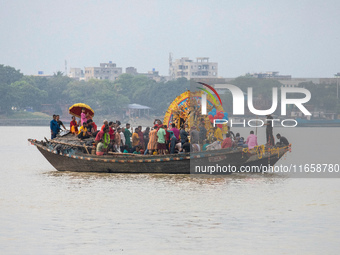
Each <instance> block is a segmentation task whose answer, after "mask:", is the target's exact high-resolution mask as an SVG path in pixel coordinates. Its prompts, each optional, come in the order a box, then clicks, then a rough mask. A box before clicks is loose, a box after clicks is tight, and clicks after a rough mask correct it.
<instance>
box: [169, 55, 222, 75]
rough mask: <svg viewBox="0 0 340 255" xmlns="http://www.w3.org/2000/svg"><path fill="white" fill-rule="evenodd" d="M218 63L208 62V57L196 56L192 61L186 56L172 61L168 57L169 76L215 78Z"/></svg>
mask: <svg viewBox="0 0 340 255" xmlns="http://www.w3.org/2000/svg"><path fill="white" fill-rule="evenodd" d="M217 74H218V64H217V63H216V62H209V58H206V57H204V58H196V61H193V60H191V59H189V58H187V57H185V58H181V59H176V60H175V61H172V59H171V55H170V59H169V76H170V79H177V78H181V77H185V78H187V79H191V78H217V77H218V76H217Z"/></svg>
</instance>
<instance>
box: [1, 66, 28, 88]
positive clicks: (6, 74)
mask: <svg viewBox="0 0 340 255" xmlns="http://www.w3.org/2000/svg"><path fill="white" fill-rule="evenodd" d="M22 77H23V74H22V73H20V70H15V68H13V67H10V66H4V65H0V85H3V84H7V85H10V84H11V83H12V82H16V81H18V80H20V79H21V78H22Z"/></svg>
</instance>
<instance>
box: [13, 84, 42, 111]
mask: <svg viewBox="0 0 340 255" xmlns="http://www.w3.org/2000/svg"><path fill="white" fill-rule="evenodd" d="M31 82H32V81H31V80H30V79H26V78H24V79H22V80H20V81H16V82H14V83H12V84H11V85H10V87H11V93H12V99H13V101H12V106H15V107H17V108H21V109H23V108H25V107H33V108H35V109H37V108H40V105H41V101H43V100H44V98H46V97H47V92H46V91H44V90H40V89H39V88H37V87H36V85H35V84H34V83H31Z"/></svg>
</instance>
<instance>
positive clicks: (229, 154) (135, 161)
mask: <svg viewBox="0 0 340 255" xmlns="http://www.w3.org/2000/svg"><path fill="white" fill-rule="evenodd" d="M31 143H32V144H33V145H35V146H36V147H37V148H38V150H39V151H40V152H41V154H42V155H43V156H44V157H45V158H46V159H47V160H48V161H49V162H50V163H51V165H52V166H53V167H54V168H55V169H57V170H58V171H72V172H104V173H163V174H190V169H193V167H194V166H195V165H206V164H212V163H213V164H215V163H218V164H220V165H228V164H230V165H234V166H236V167H237V168H239V167H240V166H241V165H242V164H243V163H245V162H246V161H247V160H248V158H249V156H250V155H249V154H246V153H243V152H242V151H223V150H219V151H206V152H201V153H193V154H191V155H190V154H174V155H165V156H154V157H152V156H139V157H136V156H133V155H131V156H130V157H125V158H122V157H113V156H94V155H84V156H76V155H69V154H62V153H57V152H56V151H53V150H51V149H48V148H47V147H45V146H43V145H41V144H39V143H37V142H32V141H31ZM224 174H227V173H224Z"/></svg>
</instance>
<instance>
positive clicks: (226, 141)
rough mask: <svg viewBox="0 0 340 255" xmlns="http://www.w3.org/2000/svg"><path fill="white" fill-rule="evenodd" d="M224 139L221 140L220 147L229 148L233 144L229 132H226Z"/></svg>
mask: <svg viewBox="0 0 340 255" xmlns="http://www.w3.org/2000/svg"><path fill="white" fill-rule="evenodd" d="M226 136H227V137H226V139H224V140H223V143H222V149H226V148H230V147H232V146H233V141H232V140H231V138H230V134H229V133H228V134H226Z"/></svg>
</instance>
